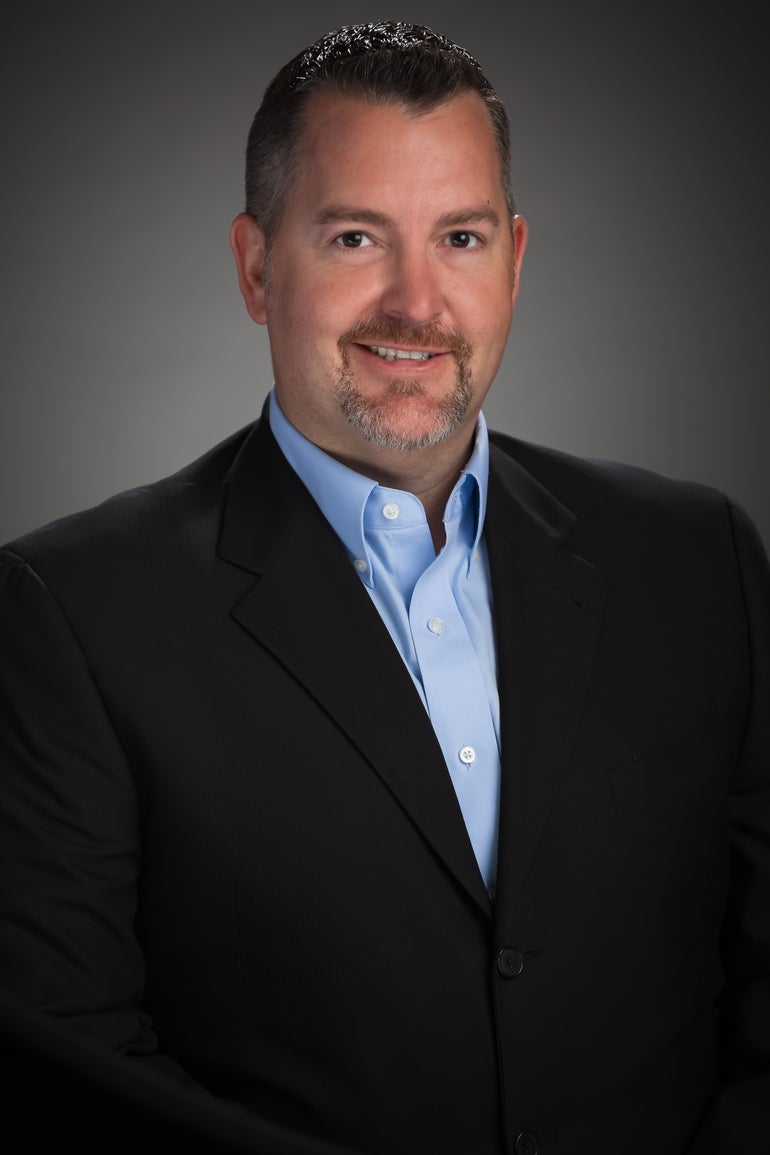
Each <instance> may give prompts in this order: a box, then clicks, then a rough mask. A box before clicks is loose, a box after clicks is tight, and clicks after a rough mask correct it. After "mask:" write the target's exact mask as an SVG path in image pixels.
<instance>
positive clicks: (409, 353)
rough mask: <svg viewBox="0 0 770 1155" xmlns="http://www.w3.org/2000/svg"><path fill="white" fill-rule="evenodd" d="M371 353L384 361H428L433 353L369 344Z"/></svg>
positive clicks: (433, 355)
mask: <svg viewBox="0 0 770 1155" xmlns="http://www.w3.org/2000/svg"><path fill="white" fill-rule="evenodd" d="M369 349H370V350H371V352H372V353H376V354H377V356H378V357H382V359H383V360H384V361H430V359H431V357H435V356H436V354H435V353H425V352H421V351H420V350H419V349H385V348H383V347H382V346H381V345H370V346H369Z"/></svg>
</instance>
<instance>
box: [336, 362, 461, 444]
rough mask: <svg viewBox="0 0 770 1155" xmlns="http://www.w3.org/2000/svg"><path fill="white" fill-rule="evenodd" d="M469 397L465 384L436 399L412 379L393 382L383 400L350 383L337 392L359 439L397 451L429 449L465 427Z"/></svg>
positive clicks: (339, 401)
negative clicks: (369, 395) (364, 392)
mask: <svg viewBox="0 0 770 1155" xmlns="http://www.w3.org/2000/svg"><path fill="white" fill-rule="evenodd" d="M472 397H473V391H472V389H471V385H470V382H469V381H467V380H460V381H458V382H457V384H456V386H455V388H454V389H453V390H452V391H451V392H450V393H448V394H446V395H445V396H443V397H440V398H438V399H436V398H433V397H430V396H429V395H428V394H427V393H426V391H425V389H424V387H423V386H422V385H421V384H420V382H418V381H415V380H413V379H411V380H410V379H397V380H394V381H392V382H391V384H390V386H389V388H388V392H387V395H386V396H385V398H383V399H382V400H377V401H373V400H371V399H370V398H368V397H366V396H365V395H364V394H363V393H362V392H361V391H360V390H359V389H358V388H357V387H356V386H355V385H354V384H353V382H352V381H350V380H349V379H348V380H346V381H344V382H343V383H342V385H341V386H340V389H339V390H338V392H337V400H338V403H339V406H340V409H341V410H342V413H343V414H344V416H345V418H346V419H347V421H348V423H349V424H350V425H352V426H353V428H354V429H355V430H357V432H358V433H360V434H361V435H362V437H364V438H365V439H366V440H367V441H369V442H371V443H372V444H374V445H377V446H379V447H380V448H382V449H398V450H409V449H428V448H430V447H431V446H433V445H440V444H441V442H442V441H446V440H447V438H448V437H450V436H451V435H452V434H453V433H454V432H455V431H456V430H457V429H459V428H460V426H461V425H463V424H464V422H465V420H466V418H467V415H468V410H469V408H470V403H471V400H472Z"/></svg>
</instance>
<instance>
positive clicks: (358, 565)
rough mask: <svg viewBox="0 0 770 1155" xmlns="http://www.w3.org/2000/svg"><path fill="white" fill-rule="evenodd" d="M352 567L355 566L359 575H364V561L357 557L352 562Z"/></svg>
mask: <svg viewBox="0 0 770 1155" xmlns="http://www.w3.org/2000/svg"><path fill="white" fill-rule="evenodd" d="M353 565H354V566H355V568H356V569H357V570H358V572H359V573H366V568H367V567H366V562H365V561H364V559H363V558H362V557H357V558H356V560H355V561H354V562H353Z"/></svg>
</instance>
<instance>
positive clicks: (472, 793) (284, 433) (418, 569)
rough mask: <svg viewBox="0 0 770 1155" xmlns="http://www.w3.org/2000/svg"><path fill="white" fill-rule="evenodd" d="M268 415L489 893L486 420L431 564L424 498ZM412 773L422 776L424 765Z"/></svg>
mask: <svg viewBox="0 0 770 1155" xmlns="http://www.w3.org/2000/svg"><path fill="white" fill-rule="evenodd" d="M269 412H270V427H271V429H272V431H273V435H274V436H275V438H276V440H277V442H278V444H279V446H280V447H281V450H282V452H283V454H284V456H285V457H286V458H287V460H288V462H289V464H290V465H291V466H292V468H293V469H294V470H295V472H296V473H297V474H298V475H299V477H300V479H301V480H302V482H303V483H304V484H305V486H306V487H307V489H308V490H309V491H310V493H311V495H312V496H313V498H314V499H315V501H316V503H317V504H318V506H319V508H320V509H321V512H322V513H323V514H324V516H325V517H326V519H327V521H328V522H329V523H330V524H331V526H332V529H334V531H335V532H336V533H337V535H338V537H339V538H340V539H341V540H342V543H343V545H344V546H345V549H346V550H347V553H348V557H349V558H350V562H351V565H352V566H353V567H354V568H355V570H356V572H357V573H358V575H359V577H360V579H361V581H362V582H363V584H364V586H365V587H366V589H367V591H368V593H369V596H370V597H371V599H372V601H373V602H374V604H375V606H376V607H377V610H378V611H379V613H380V616H381V617H382V620H383V622H384V623H385V625H386V626H387V628H388V630H389V632H390V635H391V637H392V639H393V641H394V643H395V645H396V647H397V649H398V651H399V653H400V654H401V657H402V658H403V660H404V663H405V665H406V667H407V669H408V670H409V672H410V674H411V675H412V679H413V681H414V684H415V687H416V688H417V692H418V693H419V695H420V697H421V699H422V702H423V705H424V706H425V709H426V710H427V712H428V716H429V717H430V720H431V724H432V725H433V729H434V732H435V734H436V737H437V739H438V741H439V744H440V746H441V749H442V751H443V754H444V758H445V760H446V764H447V769H448V770H449V774H450V777H451V779H452V783H453V785H454V788H455V792H456V794H457V798H458V801H459V803H460V808H461V810H462V813H463V818H464V820H465V825H466V827H467V830H468V835H469V837H470V840H471V844H472V846H473V850H474V853H475V855H476V860H477V862H478V864H479V869H480V871H481V874H482V876H483V878H484V882H485V884H486V886H487V887H489V888H491V887H493V886H494V885H495V872H496V866H497V827H498V814H499V800H500V707H499V698H498V693H497V662H496V655H495V643H494V632H493V626H492V587H491V582H490V577H489V562H488V558H487V551H486V545H485V542H484V537H483V528H484V514H485V510H486V493H487V479H488V474H489V443H488V439H487V427H486V422H485V421H484V417H483V415H481V414H479V418H478V427H477V432H476V441H475V445H474V448H473V452H472V454H471V457H470V460H469V461H468V464H467V465H466V467H465V469H464V470H463V472H462V474H461V475H460V478H459V479H458V481H457V484H456V485H455V487H454V489H453V490H452V493H451V494H450V496H449V500H448V502H447V504H446V509H445V512H444V527H445V530H446V544H445V545H444V546H443V548H442V549H441V551H440V552H439V553H438V554H436V552H435V549H434V546H433V541H432V538H431V534H430V528H429V526H428V522H427V519H426V516H425V510H424V509H423V505H422V502H421V501H420V500H419V498H417V497H415V496H414V494H411V493H407V492H405V491H404V490H400V489H388V488H387V487H385V486H381V485H378V484H377V482H376V481H373V480H372V479H371V478H369V477H365V476H364V475H363V474H361V473H356V472H355V471H354V470H352V469H348V468H347V466H345V465H342V463H341V462H339V461H337V460H336V459H335V458H333V457H330V456H329V455H328V454H327V453H324V452H323V450H321V449H319V448H318V446H316V445H313V443H312V442H310V441H308V440H307V438H306V437H303V435H302V434H301V433H299V432H298V431H297V430H296V429H295V428H294V426H293V425H291V424H290V422H289V421H288V419H287V418H286V416H285V415H284V413H283V412H282V410H281V407H280V405H279V404H278V401H277V399H276V396H275V392H273V393H271V395H270V410H269ZM383 709H387V702H385V701H384V702H383ZM393 724H394V726H397V725H398V719H394V722H393ZM405 756H406V757H408V751H407V752H406V754H405ZM414 772H415V774H419V772H420V768H419V766H415V768H414Z"/></svg>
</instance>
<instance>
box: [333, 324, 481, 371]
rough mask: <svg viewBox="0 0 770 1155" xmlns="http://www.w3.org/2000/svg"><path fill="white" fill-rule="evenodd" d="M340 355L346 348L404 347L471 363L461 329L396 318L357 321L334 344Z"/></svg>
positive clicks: (470, 347)
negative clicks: (428, 350) (439, 351)
mask: <svg viewBox="0 0 770 1155" xmlns="http://www.w3.org/2000/svg"><path fill="white" fill-rule="evenodd" d="M337 344H338V345H339V347H340V349H341V351H342V353H343V355H344V353H345V351H346V349H347V348H348V346H349V345H380V346H386V345H404V346H406V347H408V348H415V349H432V350H435V351H438V350H441V352H447V353H454V355H455V357H456V358H457V360H458V361H460V362H462V363H465V362H466V361H468V360H469V359H470V356H471V353H472V346H471V344H470V342H469V341H468V339H467V338H466V337H465V335H464V334H463V332H462V331H461V330H460V329H450V328H447V327H446V326H445V325H440V324H439V323H438V322H436V321H426V322H425V323H423V324H412V323H410V322H408V321H399V320H397V318H395V317H369V318H366V319H364V320H361V321H357V322H356V323H355V325H354V326H353V327H352V329H348V331H347V333H343V335H342V336H341V337H340V339H339V341H338V342H337Z"/></svg>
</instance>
